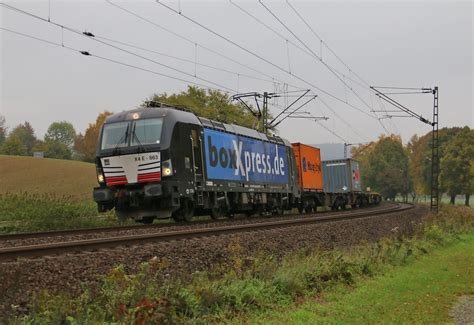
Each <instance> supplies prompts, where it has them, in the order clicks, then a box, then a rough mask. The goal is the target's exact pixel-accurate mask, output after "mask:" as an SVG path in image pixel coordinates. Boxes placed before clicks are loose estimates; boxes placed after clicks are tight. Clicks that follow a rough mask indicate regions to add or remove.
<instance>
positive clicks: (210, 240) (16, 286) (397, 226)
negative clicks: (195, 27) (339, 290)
mask: <svg viewBox="0 0 474 325" xmlns="http://www.w3.org/2000/svg"><path fill="white" fill-rule="evenodd" d="M426 213H427V208H425V207H416V208H414V209H411V210H407V211H404V212H399V213H391V214H386V215H379V216H371V217H365V218H360V219H354V220H344V221H332V222H328V223H321V224H309V225H299V226H292V227H285V228H277V229H270V230H260V231H252V232H244V233H239V234H233V235H222V236H213V237H205V238H194V239H184V240H178V241H170V242H162V243H153V244H144V245H140V246H138V245H137V246H131V247H117V248H113V249H106V250H105V249H104V250H100V251H96V252H85V253H80V254H65V255H60V256H54V257H43V258H40V259H34V260H33V259H25V260H18V261H16V262H9V263H4V264H0V279H1V282H0V292H1V293H2V294H1V295H0V315H11V314H12V313H13V314H17V313H25V312H27V306H28V302H29V301H30V299H31V297H32V295H33V293H35V292H38V290H40V289H48V290H49V291H50V292H58V291H61V292H67V293H70V294H77V293H79V292H80V291H81V290H82V289H81V288H83V286H84V285H85V286H87V285H93V284H95V283H97V282H98V281H100V277H101V276H103V275H105V274H107V273H108V272H109V271H110V269H111V268H113V267H114V266H117V265H123V266H124V267H125V268H126V270H127V271H129V272H133V271H136V269H137V267H138V266H139V265H140V263H142V262H145V261H148V260H150V259H151V258H153V257H157V258H159V259H165V260H167V261H168V263H167V265H168V266H167V267H165V268H164V269H163V270H162V272H163V275H165V274H166V275H171V276H173V275H176V274H191V273H193V272H195V271H202V270H209V269H210V268H212V267H213V266H216V265H217V264H219V263H223V262H226V261H227V247H228V246H229V244H231V243H235V242H238V243H239V245H240V246H241V247H242V250H243V252H244V253H245V254H248V255H253V254H255V253H265V254H272V255H275V256H282V255H285V254H288V253H289V252H291V251H294V250H298V249H302V248H309V247H315V246H319V247H320V248H322V249H332V248H334V247H345V246H350V245H356V244H358V243H360V242H361V241H375V240H377V239H380V238H382V237H393V236H398V235H401V234H404V235H410V234H412V233H413V232H414V231H415V229H416V228H417V227H418V225H419V224H420V223H421V222H422V218H423V216H424V215H425V214H426Z"/></svg>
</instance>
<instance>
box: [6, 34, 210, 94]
mask: <svg viewBox="0 0 474 325" xmlns="http://www.w3.org/2000/svg"><path fill="white" fill-rule="evenodd" d="M0 30H4V31H6V32H9V33H12V34H17V35H20V36H23V37H27V38H30V39H34V40H37V41H40V42H43V43H46V44H49V45H55V46H58V47H61V48H64V49H66V50H70V51H74V52H78V53H80V54H82V55H85V56H91V57H95V58H98V59H101V60H104V61H108V62H111V63H115V64H119V65H122V66H126V67H130V68H134V69H137V70H141V71H144V72H148V73H152V74H155V75H159V76H162V77H166V78H170V79H174V80H178V81H182V82H185V83H189V84H192V85H196V86H199V87H204V88H209V86H206V85H204V84H201V83H198V82H194V81H190V80H186V79H182V78H178V77H173V76H170V75H167V74H165V73H161V72H157V71H153V70H149V69H146V68H142V67H139V66H135V65H132V64H128V63H125V62H121V61H117V60H114V59H110V58H107V57H103V56H98V55H95V54H92V53H90V52H89V51H81V50H78V49H76V48H73V47H70V46H67V45H64V44H60V43H56V42H52V41H49V40H46V39H43V38H39V37H36V36H32V35H29V34H25V33H21V32H18V31H14V30H11V29H8V28H5V27H0ZM214 89H215V88H214Z"/></svg>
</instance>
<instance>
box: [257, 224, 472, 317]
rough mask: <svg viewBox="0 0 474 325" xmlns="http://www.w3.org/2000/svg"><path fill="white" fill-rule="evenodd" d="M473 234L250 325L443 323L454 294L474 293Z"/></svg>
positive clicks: (452, 302) (455, 297)
mask: <svg viewBox="0 0 474 325" xmlns="http://www.w3.org/2000/svg"><path fill="white" fill-rule="evenodd" d="M473 252H474V232H471V233H470V234H467V235H463V236H460V239H459V241H456V242H455V243H452V244H451V245H449V246H447V247H444V248H442V249H439V250H436V251H434V252H433V253H432V254H430V255H428V256H424V257H422V258H420V259H419V260H417V261H415V262H413V264H410V265H407V266H404V267H401V268H400V267H396V268H391V269H389V270H386V272H385V273H384V274H383V275H382V276H378V277H376V278H374V279H365V280H362V281H361V282H360V284H358V285H357V286H356V287H355V288H352V287H348V286H337V287H336V288H334V289H332V290H331V292H328V293H326V294H324V295H322V296H318V297H317V299H311V298H309V299H307V300H306V301H305V302H304V303H303V304H302V305H300V306H297V307H296V308H290V309H289V310H288V309H287V310H283V311H281V310H280V311H277V312H269V313H267V314H266V315H262V314H260V315H258V316H255V317H254V318H253V319H251V320H250V323H263V324H275V323H289V324H308V323H312V324H376V323H385V324H421V323H424V324H444V323H449V322H450V321H451V319H450V316H449V313H450V311H451V309H452V307H453V304H454V303H455V302H456V301H457V297H458V296H460V295H466V294H474V254H473Z"/></svg>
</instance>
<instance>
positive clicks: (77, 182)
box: [0, 155, 97, 202]
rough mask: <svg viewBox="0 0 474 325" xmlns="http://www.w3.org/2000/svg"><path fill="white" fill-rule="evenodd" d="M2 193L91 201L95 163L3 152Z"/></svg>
mask: <svg viewBox="0 0 474 325" xmlns="http://www.w3.org/2000/svg"><path fill="white" fill-rule="evenodd" d="M0 175H1V177H0V194H7V193H13V194H22V193H25V192H27V193H30V194H47V195H49V196H54V197H63V196H67V197H69V198H70V200H74V201H81V202H85V201H92V189H93V188H94V187H95V186H97V178H96V173H95V166H94V164H91V163H85V162H80V161H73V160H60V159H49V158H34V157H19V156H3V155H0Z"/></svg>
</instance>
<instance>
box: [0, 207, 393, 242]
mask: <svg viewBox="0 0 474 325" xmlns="http://www.w3.org/2000/svg"><path fill="white" fill-rule="evenodd" d="M362 209H365V210H368V211H375V210H379V209H384V208H383V207H382V208H380V207H368V208H362ZM352 210H354V211H360V210H361V208H356V209H354V208H353V209H351V210H348V211H347V210H343V211H324V212H317V213H315V214H314V213H313V214H308V215H305V214H284V215H281V216H279V217H291V216H292V215H295V216H298V217H305V216H306V217H309V216H313V215H315V216H317V217H321V216H325V215H329V214H337V215H339V214H343V213H348V212H350V211H352ZM264 218H265V219H266V217H264ZM248 219H249V218H248V217H235V218H233V219H227V218H226V219H219V220H196V221H192V222H190V223H176V222H171V223H155V224H151V225H130V226H109V227H96V228H82V229H81V228H79V229H65V230H52V231H42V232H24V233H15V234H6V235H0V243H1V242H2V241H9V240H20V239H39V238H48V237H60V236H69V235H85V234H93V233H101V232H114V231H129V230H148V229H166V228H169V227H179V226H192V225H200V224H202V225H207V224H211V223H213V224H215V223H219V222H228V221H231V220H248ZM254 220H261V218H254Z"/></svg>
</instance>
